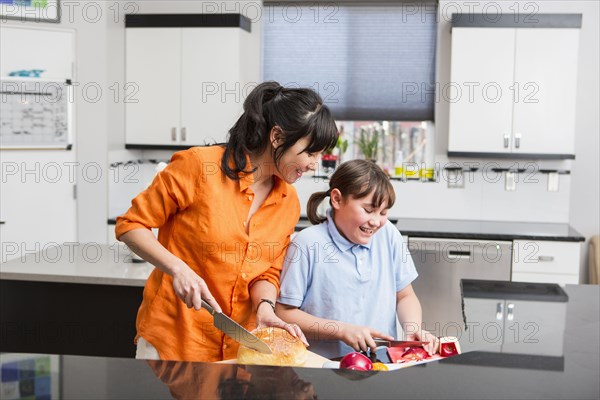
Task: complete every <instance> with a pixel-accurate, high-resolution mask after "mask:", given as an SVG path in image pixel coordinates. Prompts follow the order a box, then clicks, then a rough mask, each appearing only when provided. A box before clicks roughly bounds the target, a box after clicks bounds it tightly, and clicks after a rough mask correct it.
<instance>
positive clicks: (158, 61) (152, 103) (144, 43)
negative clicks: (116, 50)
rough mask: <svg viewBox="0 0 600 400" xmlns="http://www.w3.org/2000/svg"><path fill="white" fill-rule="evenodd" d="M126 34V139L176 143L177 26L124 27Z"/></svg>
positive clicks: (178, 97)
mask: <svg viewBox="0 0 600 400" xmlns="http://www.w3.org/2000/svg"><path fill="white" fill-rule="evenodd" d="M126 38H127V52H126V72H125V73H126V76H127V85H126V90H127V98H126V101H127V102H126V109H127V116H126V134H127V141H126V142H127V143H139V144H149V145H162V144H177V143H178V137H177V134H178V132H179V128H180V123H179V120H180V117H179V116H180V110H181V88H180V82H181V68H180V66H181V61H180V59H181V29H179V28H161V29H156V28H136V29H127V30H126Z"/></svg>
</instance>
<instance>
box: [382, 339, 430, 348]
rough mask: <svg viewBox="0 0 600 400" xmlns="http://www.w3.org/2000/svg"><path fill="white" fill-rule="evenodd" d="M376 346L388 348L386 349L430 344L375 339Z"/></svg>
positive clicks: (415, 341)
mask: <svg viewBox="0 0 600 400" xmlns="http://www.w3.org/2000/svg"><path fill="white" fill-rule="evenodd" d="M374 340H375V344H376V345H377V346H386V347H415V346H422V345H424V344H429V342H423V341H418V340H384V339H374Z"/></svg>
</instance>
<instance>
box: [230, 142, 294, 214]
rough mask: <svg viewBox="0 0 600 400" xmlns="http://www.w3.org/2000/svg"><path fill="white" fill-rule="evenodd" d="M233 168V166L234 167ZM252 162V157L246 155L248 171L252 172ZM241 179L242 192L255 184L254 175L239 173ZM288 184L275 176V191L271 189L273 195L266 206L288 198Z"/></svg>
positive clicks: (266, 201) (269, 197)
mask: <svg viewBox="0 0 600 400" xmlns="http://www.w3.org/2000/svg"><path fill="white" fill-rule="evenodd" d="M232 167H233V165H232ZM252 168H253V166H252V162H251V161H250V156H249V155H248V154H246V169H247V170H252ZM238 176H239V178H240V180H239V182H240V192H245V191H246V190H247V189H248V188H249V187H250V185H252V184H253V183H254V174H244V173H242V172H239V173H238ZM287 190H288V184H287V183H286V182H284V181H283V180H282V179H281V178H279V177H277V176H273V189H271V193H269V196H267V199H266V200H265V203H264V204H265V205H269V204H274V203H277V202H278V201H279V200H281V199H282V198H284V197H286V196H287Z"/></svg>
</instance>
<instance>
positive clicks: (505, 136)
mask: <svg viewBox="0 0 600 400" xmlns="http://www.w3.org/2000/svg"><path fill="white" fill-rule="evenodd" d="M509 145H510V136H508V134H505V135H504V148H505V149H508V146H509Z"/></svg>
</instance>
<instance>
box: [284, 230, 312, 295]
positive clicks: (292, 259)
mask: <svg viewBox="0 0 600 400" xmlns="http://www.w3.org/2000/svg"><path fill="white" fill-rule="evenodd" d="M307 229H310V228H307ZM307 250H308V249H303V248H302V245H301V243H298V242H295V241H293V242H292V243H291V244H290V246H289V247H288V250H287V253H286V255H285V260H284V262H283V271H282V273H281V291H280V293H279V298H278V299H277V301H278V302H279V303H281V304H286V305H289V306H294V307H300V306H301V305H302V303H303V302H304V297H305V296H306V292H307V290H308V285H309V273H310V260H309V256H308V252H307Z"/></svg>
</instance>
